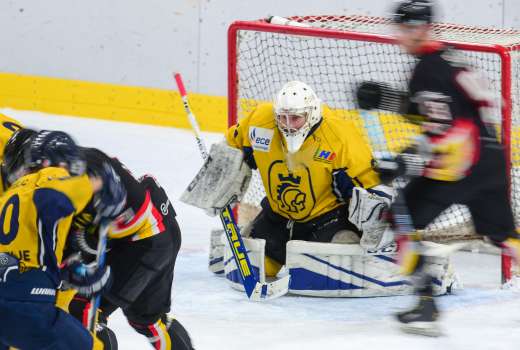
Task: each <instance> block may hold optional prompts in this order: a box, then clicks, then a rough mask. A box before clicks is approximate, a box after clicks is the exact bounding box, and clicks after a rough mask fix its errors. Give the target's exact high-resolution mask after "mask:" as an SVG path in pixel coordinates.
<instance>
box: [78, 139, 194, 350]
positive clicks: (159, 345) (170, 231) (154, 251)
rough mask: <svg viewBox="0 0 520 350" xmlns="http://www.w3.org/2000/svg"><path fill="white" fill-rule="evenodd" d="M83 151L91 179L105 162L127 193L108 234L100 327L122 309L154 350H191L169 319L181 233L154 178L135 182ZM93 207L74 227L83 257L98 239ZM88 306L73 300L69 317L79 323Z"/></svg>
mask: <svg viewBox="0 0 520 350" xmlns="http://www.w3.org/2000/svg"><path fill="white" fill-rule="evenodd" d="M82 151H83V154H84V157H85V159H86V161H87V172H88V173H90V172H94V173H95V172H96V169H97V168H98V167H100V166H101V165H102V164H103V162H109V163H110V164H111V165H112V167H113V168H114V169H115V171H116V173H117V174H118V175H119V177H120V178H121V181H122V183H123V185H124V187H125V188H126V191H127V202H126V206H125V208H124V209H123V212H122V213H121V214H120V215H119V216H118V217H117V218H116V219H115V220H114V221H113V222H112V224H111V225H110V229H109V231H108V239H109V241H108V244H109V245H108V247H109V251H108V252H107V258H106V263H107V264H108V265H110V267H111V269H112V274H113V285H112V287H111V288H110V289H109V291H107V293H106V294H105V295H104V296H103V298H102V301H101V305H100V310H101V312H100V315H99V320H100V323H101V324H105V325H106V322H107V319H108V317H109V316H110V314H112V313H113V312H114V311H115V310H116V309H118V308H121V309H122V311H123V313H124V314H125V316H126V318H127V320H128V322H129V324H130V325H131V326H132V327H133V328H134V329H135V330H136V331H137V332H139V333H140V334H142V335H144V336H146V337H147V338H148V340H149V342H150V343H151V345H152V346H153V347H154V349H165V350H169V349H176V350H177V349H179V350H191V349H192V345H191V340H190V337H189V335H188V333H187V331H186V330H185V329H184V327H183V326H182V325H181V323H180V322H179V321H177V320H176V319H173V318H171V317H170V316H168V315H167V313H168V312H169V311H170V306H171V290H172V282H173V271H174V266H175V260H176V258H177V253H178V252H179V249H180V245H181V232H180V229H179V226H178V224H177V221H176V219H175V211H174V209H173V207H172V205H171V203H170V200H169V199H168V197H167V195H166V193H165V191H164V190H163V189H162V187H161V186H160V185H159V184H158V183H157V182H156V181H155V179H154V178H153V177H151V176H144V177H142V178H141V179H139V180H136V179H135V178H134V177H133V176H132V174H131V173H130V172H129V171H128V170H127V169H126V168H125V167H124V165H123V164H122V163H121V162H119V161H118V160H117V159H115V158H111V157H109V156H107V155H106V154H105V153H103V152H101V151H100V150H98V149H94V148H83V149H82ZM93 204H94V203H90V204H89V205H88V206H87V207H86V209H85V210H84V211H83V212H82V213H81V214H80V215H78V216H76V218H75V222H74V227H75V228H74V230H75V231H76V232H75V237H76V244H77V245H78V246H79V247H80V249H81V250H83V251H85V252H86V253H89V252H90V253H94V252H93V251H92V248H91V247H95V244H92V243H90V244H89V241H91V240H92V238H95V236H96V234H97V227H95V225H94V224H93V223H92V219H93V212H92V208H93ZM87 304H88V300H87V299H85V298H82V297H81V296H75V297H74V299H73V300H72V302H71V303H70V306H69V311H70V313H71V314H73V315H74V316H75V317H76V318H78V319H79V320H83V315H84V310H86V308H87ZM106 336H107V335H106V334H105V335H104V336H103V335H100V338H102V337H106ZM110 336H112V335H110ZM113 340H114V339H112V342H113Z"/></svg>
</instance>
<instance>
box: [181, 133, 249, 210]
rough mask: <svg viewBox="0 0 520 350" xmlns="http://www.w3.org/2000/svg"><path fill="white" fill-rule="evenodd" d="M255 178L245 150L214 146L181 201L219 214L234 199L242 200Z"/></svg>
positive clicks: (222, 144) (220, 145) (224, 144)
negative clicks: (218, 211) (246, 158)
mask: <svg viewBox="0 0 520 350" xmlns="http://www.w3.org/2000/svg"><path fill="white" fill-rule="evenodd" d="M250 179H251V169H250V168H249V167H248V166H247V164H246V163H245V162H244V155H243V153H242V151H241V150H239V149H236V148H233V147H230V146H228V145H227V143H226V142H222V143H219V144H213V145H212V146H211V149H210V153H209V157H208V159H207V160H206V161H205V162H204V165H203V166H202V168H201V169H200V170H199V172H198V173H197V175H196V176H195V178H194V179H193V181H192V182H191V183H190V184H189V186H188V188H187V189H186V190H185V191H184V193H183V194H182V196H181V201H182V202H184V203H186V204H190V205H193V206H195V207H197V208H201V209H204V210H206V213H208V214H213V213H214V214H216V213H215V210H220V209H221V208H224V207H225V206H226V205H227V204H228V203H229V202H230V201H231V200H232V199H233V198H236V200H240V199H241V198H242V194H243V193H244V192H245V190H246V189H247V187H248V185H249V181H250Z"/></svg>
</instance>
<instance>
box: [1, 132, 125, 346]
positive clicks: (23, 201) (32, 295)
mask: <svg viewBox="0 0 520 350" xmlns="http://www.w3.org/2000/svg"><path fill="white" fill-rule="evenodd" d="M6 151H7V152H6V154H5V158H4V162H3V163H2V170H3V172H4V174H6V175H7V178H6V181H5V182H6V183H7V185H8V187H7V191H6V192H5V193H4V195H3V196H1V197H0V228H1V230H2V232H1V234H0V323H1V324H2V327H0V349H2V350H3V349H8V347H9V346H12V347H15V348H18V349H93V348H95V349H101V348H102V345H100V344H99V343H97V344H96V347H94V341H93V337H92V336H91V334H90V333H89V332H88V331H87V330H86V329H85V328H84V327H83V326H82V325H81V323H80V322H78V321H76V320H75V319H74V318H73V317H72V316H70V315H68V314H67V313H65V312H64V311H62V310H61V309H59V308H57V307H56V306H55V299H56V290H57V289H58V288H59V286H60V284H61V283H62V280H65V281H67V282H68V283H69V284H70V285H72V286H73V287H75V288H76V289H78V290H79V291H81V292H82V293H85V294H87V295H95V294H96V293H100V292H101V291H102V290H103V288H104V286H105V285H106V283H107V281H108V280H109V275H110V270H109V269H98V270H95V269H91V268H86V267H85V266H84V265H82V264H81V263H80V262H78V261H75V262H74V263H72V264H70V265H67V264H65V266H62V268H61V269H60V265H62V263H63V261H62V258H63V249H64V246H65V242H66V240H67V236H68V233H69V230H70V226H71V224H72V220H73V216H74V214H75V213H77V212H79V211H81V210H83V208H84V207H85V206H86V205H87V203H88V202H89V201H90V200H91V198H92V197H93V196H94V197H95V198H96V199H95V202H96V213H97V215H100V217H112V216H113V215H116V214H118V213H119V211H120V210H121V208H122V206H123V205H124V201H125V198H126V193H125V192H124V189H123V188H122V187H121V185H120V182H119V179H118V177H117V176H115V174H114V172H113V170H112V168H111V167H110V166H109V165H107V166H105V167H104V168H103V169H104V170H103V171H101V172H100V173H98V174H96V175H94V176H88V175H86V174H84V173H83V172H82V170H83V171H84V161H83V160H82V159H81V158H80V157H79V156H78V155H79V153H78V152H77V147H76V145H75V143H74V142H73V141H72V139H71V138H70V137H69V136H68V135H67V134H65V133H62V132H47V131H42V132H40V133H38V134H35V133H34V132H31V131H27V129H22V130H20V131H19V132H17V133H15V134H14V135H13V137H11V139H10V140H9V143H8V144H7V145H6ZM58 166H59V167H58ZM72 175H74V176H72ZM100 346H101V347H100Z"/></svg>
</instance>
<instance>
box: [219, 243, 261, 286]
mask: <svg viewBox="0 0 520 350" xmlns="http://www.w3.org/2000/svg"><path fill="white" fill-rule="evenodd" d="M242 240H243V241H244V245H245V247H246V250H247V254H248V256H249V261H250V262H251V267H252V268H253V274H254V275H255V276H257V277H258V281H259V282H260V283H265V239H256V238H245V237H243V238H242ZM222 243H223V244H224V274H225V276H226V280H227V281H228V282H229V283H230V285H231V287H232V288H234V289H237V290H240V291H244V286H243V284H242V279H241V278H242V277H241V276H240V272H239V270H238V268H237V265H236V263H235V259H234V257H233V254H232V252H231V248H230V247H229V244H228V242H227V239H226V237H225V235H222Z"/></svg>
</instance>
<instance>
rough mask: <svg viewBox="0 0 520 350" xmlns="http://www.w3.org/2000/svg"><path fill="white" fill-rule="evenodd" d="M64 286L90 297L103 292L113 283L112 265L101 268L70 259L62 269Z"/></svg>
mask: <svg viewBox="0 0 520 350" xmlns="http://www.w3.org/2000/svg"><path fill="white" fill-rule="evenodd" d="M61 279H62V280H63V284H64V287H66V288H73V289H75V290H77V291H78V294H80V295H83V296H84V297H87V298H90V297H92V296H96V295H98V294H102V293H103V292H104V291H106V290H108V289H109V288H110V286H111V285H112V275H111V273H110V266H105V267H103V268H101V269H97V268H93V267H90V266H87V265H85V264H84V263H83V262H81V261H80V260H79V259H70V261H69V262H67V263H65V266H63V267H62V269H61Z"/></svg>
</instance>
